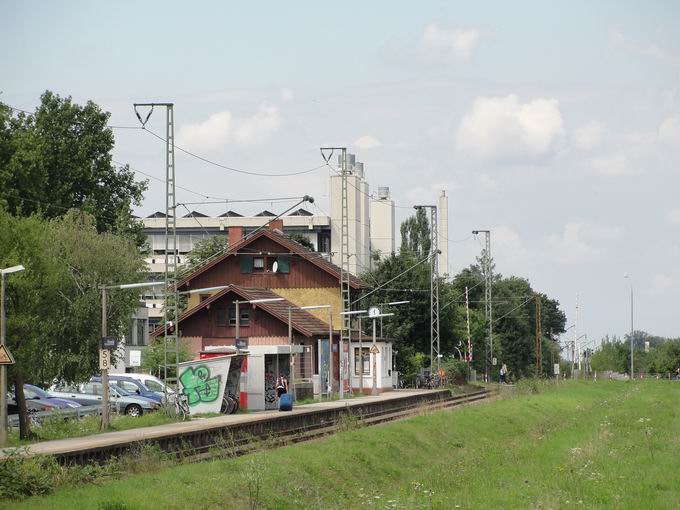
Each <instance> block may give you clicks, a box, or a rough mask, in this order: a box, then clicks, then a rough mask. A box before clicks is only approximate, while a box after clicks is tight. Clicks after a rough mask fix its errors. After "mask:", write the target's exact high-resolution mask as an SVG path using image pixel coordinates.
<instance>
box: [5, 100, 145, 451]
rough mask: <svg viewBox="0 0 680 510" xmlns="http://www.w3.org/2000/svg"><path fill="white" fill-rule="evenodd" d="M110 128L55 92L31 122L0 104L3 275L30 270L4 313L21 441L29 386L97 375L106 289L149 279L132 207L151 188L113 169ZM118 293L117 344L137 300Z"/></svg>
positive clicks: (99, 114) (111, 323) (92, 111)
mask: <svg viewBox="0 0 680 510" xmlns="http://www.w3.org/2000/svg"><path fill="white" fill-rule="evenodd" d="M108 119H109V114H108V113H107V112H103V111H102V110H101V109H100V108H99V107H98V106H97V105H96V104H94V103H92V102H91V101H90V102H87V104H85V105H78V104H75V103H74V102H73V101H72V100H71V98H70V97H66V98H63V97H60V96H58V95H56V94H53V93H51V92H49V91H48V92H45V93H44V94H43V95H42V96H41V98H40V104H39V106H38V107H37V108H36V109H35V112H34V113H26V112H18V111H16V110H14V109H12V108H10V107H9V106H7V105H4V104H2V103H0V267H2V268H5V267H9V266H14V265H19V264H21V265H23V266H24V267H25V271H23V272H20V273H15V274H12V275H8V276H7V278H6V289H7V290H6V303H5V304H6V310H7V345H8V348H9V350H10V352H12V354H13V355H14V357H15V359H16V364H14V365H11V366H10V368H9V377H8V379H9V381H10V382H11V383H13V384H14V387H15V394H16V399H17V404H18V407H19V421H20V436H21V437H22V438H27V437H29V436H30V430H29V424H28V420H27V419H26V418H27V415H26V403H25V399H24V393H23V384H24V383H34V384H38V385H41V386H49V385H50V384H51V383H52V382H53V381H54V379H55V378H61V379H64V380H67V381H82V380H85V379H87V378H89V377H90V376H91V375H92V374H93V373H96V372H97V371H98V366H97V365H98V363H97V360H98V356H97V351H98V349H99V341H100V340H99V339H100V336H101V314H102V310H101V307H102V305H101V289H100V287H101V286H102V285H111V284H118V283H130V282H137V281H144V278H145V274H144V271H145V264H144V260H143V255H142V251H141V250H140V248H141V247H142V245H143V243H144V239H143V237H142V235H141V224H140V223H139V222H138V221H136V220H135V218H134V216H133V214H132V206H134V205H139V204H140V202H141V200H142V194H143V192H144V190H145V189H146V186H147V183H146V181H142V182H139V181H136V180H135V179H134V174H133V173H132V172H131V171H130V169H129V168H128V167H127V166H123V167H119V166H116V165H114V164H113V162H112V160H111V151H112V149H113V144H114V136H113V132H112V130H111V129H110V128H108V127H107V122H108ZM140 278H141V280H140ZM116 293H117V294H116V297H115V299H110V300H108V308H107V310H106V314H107V320H108V329H109V332H110V334H111V335H119V336H120V335H123V334H125V333H126V332H127V329H128V328H129V325H130V317H131V316H132V314H133V312H134V311H135V309H136V308H137V307H138V306H139V296H138V294H139V293H138V292H136V291H134V290H131V291H130V290H128V291H116Z"/></svg>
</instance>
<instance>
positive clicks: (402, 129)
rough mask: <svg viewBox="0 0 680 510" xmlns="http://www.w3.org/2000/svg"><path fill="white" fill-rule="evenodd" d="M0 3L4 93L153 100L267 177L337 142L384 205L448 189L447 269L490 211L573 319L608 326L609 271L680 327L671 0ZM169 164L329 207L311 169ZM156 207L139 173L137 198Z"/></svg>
mask: <svg viewBox="0 0 680 510" xmlns="http://www.w3.org/2000/svg"><path fill="white" fill-rule="evenodd" d="M1 5H2V12H3V21H4V23H3V30H2V31H1V32H0V46H1V47H2V48H3V50H2V52H0V61H1V63H2V69H3V73H2V78H0V90H1V91H2V95H1V96H0V98H1V99H2V100H3V101H5V102H7V103H9V104H11V105H13V106H16V107H19V108H25V109H32V108H33V107H34V106H35V105H36V104H37V102H38V97H39V95H40V93H41V92H42V91H44V90H45V89H50V90H53V91H55V92H58V93H60V94H63V95H72V96H73V98H74V99H75V100H77V101H85V100H88V99H92V100H94V101H95V102H97V103H99V104H101V105H102V106H103V107H104V108H106V109H107V110H109V111H110V112H111V113H112V118H111V123H112V124H115V125H135V123H136V119H135V117H134V113H133V110H132V107H131V104H132V103H133V102H135V101H148V100H156V101H173V102H174V103H175V104H176V113H175V115H176V122H177V136H178V143H179V144H180V145H182V146H185V147H186V148H187V149H190V150H194V151H196V152H198V153H200V154H203V155H205V156H206V157H209V158H211V159H214V160H216V161H220V162H223V163H225V164H227V165H230V166H233V167H236V168H241V169H246V170H262V171H265V172H271V173H280V172H284V171H293V170H302V169H308V168H313V167H315V166H317V165H319V164H320V163H321V160H320V156H319V152H318V147H319V146H320V145H324V144H333V145H348V146H349V147H350V148H351V150H352V151H353V152H355V153H356V154H357V158H358V159H359V160H360V161H363V162H364V163H365V168H366V174H367V178H368V181H369V183H370V185H371V188H372V189H375V188H377V187H378V186H390V188H391V190H392V192H393V195H394V198H395V200H396V201H397V203H398V204H400V205H403V206H404V207H406V208H405V209H399V219H400V220H401V219H403V218H404V217H405V215H406V214H410V210H409V207H410V205H411V204H413V203H416V202H423V201H430V202H431V201H433V200H435V199H436V197H437V196H438V194H439V190H440V189H447V190H448V192H449V195H450V196H451V198H450V217H449V225H450V227H449V229H450V230H449V238H450V239H451V240H452V241H454V240H465V241H463V242H460V243H453V242H452V244H451V246H450V253H451V255H450V257H451V267H450V270H451V271H457V270H458V269H460V268H462V267H465V266H467V265H468V264H470V263H471V262H472V261H473V260H474V256H475V255H476V254H477V253H478V251H479V249H480V245H479V243H478V242H477V241H476V240H475V239H471V238H469V237H470V234H469V233H470V231H471V230H472V229H475V228H490V229H491V230H492V244H493V252H494V255H495V258H496V266H497V269H498V270H499V271H500V272H501V273H503V274H517V275H520V276H524V277H527V278H529V279H530V280H531V282H532V284H533V285H534V287H535V288H536V289H538V290H540V291H542V292H545V293H547V294H548V295H550V296H553V297H556V298H558V299H559V300H560V301H561V303H562V305H563V308H564V309H565V311H566V312H567V314H568V316H569V324H571V323H572V322H573V320H574V315H575V314H574V304H575V299H576V294H579V301H580V305H581V308H580V310H579V326H578V332H579V334H583V333H586V334H588V339H595V340H599V338H601V336H602V335H604V334H606V333H610V334H617V335H622V334H623V333H625V332H626V331H627V330H628V328H629V323H630V319H629V308H628V306H629V305H628V299H629V294H628V292H629V288H628V281H627V280H624V279H623V274H624V273H625V272H628V273H630V274H631V275H632V282H633V285H634V289H635V295H636V302H635V303H636V305H635V309H636V318H635V323H636V328H640V329H645V330H647V331H649V332H651V333H655V334H661V335H669V336H679V335H680V328H679V327H678V312H677V309H678V300H679V298H680V267H678V260H680V241H679V234H680V200H679V198H680V192H679V191H678V190H679V189H680V154H679V152H680V149H679V148H680V33H679V32H678V30H677V26H678V23H679V22H680V4H679V3H677V2H670V1H668V2H661V1H658V2H645V3H642V2H632V1H629V2H620V1H611V2H597V3H595V2H538V1H536V2H490V1H489V2H474V3H473V2H426V1H420V2H342V3H333V4H331V3H329V2H311V1H307V2H286V3H283V2H257V3H254V2H250V3H247V4H246V3H245V2H239V3H236V2H193V3H186V2H167V1H166V2H143V3H142V2H116V3H106V4H104V3H95V2H49V3H48V2H32V1H26V2H21V3H19V2H7V1H3V2H2V4H1ZM162 120H163V118H162V116H161V115H160V112H156V113H154V116H153V117H152V119H151V121H150V124H149V126H150V127H151V129H154V130H156V131H158V132H161V131H162V129H163V122H162ZM116 140H117V145H116V149H115V157H116V159H117V160H119V161H124V162H128V163H130V164H131V165H132V166H133V167H135V168H138V169H140V170H143V171H144V172H147V173H150V174H153V175H156V176H159V177H162V176H163V159H162V158H163V147H162V144H161V143H160V142H158V141H157V140H155V139H153V138H152V137H151V136H149V135H148V134H144V133H142V132H140V131H137V130H128V131H123V130H119V131H117V132H116ZM177 172H178V173H177V179H178V184H180V185H183V186H186V187H188V188H191V189H194V190H197V191H199V192H200V193H203V194H205V195H214V196H220V197H228V198H232V199H238V198H256V197H257V198H261V197H276V196H285V195H300V194H304V193H308V194H311V195H313V196H315V197H316V198H317V201H318V203H319V207H320V208H321V209H322V210H327V208H328V206H327V178H328V172H327V171H325V170H321V171H318V172H315V173H311V174H307V175H306V176H305V178H304V179H299V178H297V179H296V178H268V179H267V178H257V177H243V176H240V175H235V174H233V173H230V172H227V171H224V170H220V169H217V168H215V167H212V166H208V165H205V164H203V163H200V162H198V161H196V160H194V159H192V158H189V157H186V156H183V155H178V159H177ZM178 198H179V200H180V201H190V200H191V201H193V200H196V195H191V194H185V193H183V192H180V193H179V195H178ZM162 207H163V186H162V184H161V183H159V182H156V181H152V182H151V183H150V190H149V192H148V194H147V198H146V201H145V203H144V205H143V207H142V208H141V209H140V211H139V212H140V213H141V214H147V213H150V212H153V211H154V210H157V209H161V208H162ZM264 207H269V208H271V206H269V205H267V204H256V205H253V206H252V208H250V209H249V208H248V207H241V206H238V207H234V208H238V209H239V210H243V211H245V212H256V210H259V209H262V208H264ZM274 208H275V209H276V206H274ZM199 209H200V210H203V211H204V212H206V213H215V212H218V213H219V212H221V210H220V209H219V208H212V209H211V208H210V207H209V206H203V207H202V208H199ZM570 334H571V333H570Z"/></svg>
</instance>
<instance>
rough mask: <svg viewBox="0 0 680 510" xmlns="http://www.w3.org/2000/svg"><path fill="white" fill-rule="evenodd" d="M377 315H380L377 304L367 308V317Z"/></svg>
mask: <svg viewBox="0 0 680 510" xmlns="http://www.w3.org/2000/svg"><path fill="white" fill-rule="evenodd" d="M378 315H380V308H378V307H377V306H371V307H370V308H369V309H368V316H369V317H371V318H375V317H377V316H378Z"/></svg>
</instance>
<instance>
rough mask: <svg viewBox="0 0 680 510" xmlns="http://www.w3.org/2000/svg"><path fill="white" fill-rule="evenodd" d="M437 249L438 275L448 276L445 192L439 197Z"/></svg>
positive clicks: (447, 212) (446, 199)
mask: <svg viewBox="0 0 680 510" xmlns="http://www.w3.org/2000/svg"><path fill="white" fill-rule="evenodd" d="M437 234H438V242H437V246H438V247H439V264H438V265H439V274H440V276H442V277H444V278H447V277H448V276H449V197H447V196H446V190H442V194H441V195H440V196H439V228H438V230H437Z"/></svg>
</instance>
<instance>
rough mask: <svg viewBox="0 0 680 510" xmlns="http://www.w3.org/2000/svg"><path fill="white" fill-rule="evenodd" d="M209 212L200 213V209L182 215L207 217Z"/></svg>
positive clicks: (185, 216) (186, 216)
mask: <svg viewBox="0 0 680 510" xmlns="http://www.w3.org/2000/svg"><path fill="white" fill-rule="evenodd" d="M207 217H208V215H207V214H203V213H200V212H198V211H191V212H190V213H187V214H185V215H184V216H182V218H207Z"/></svg>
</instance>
